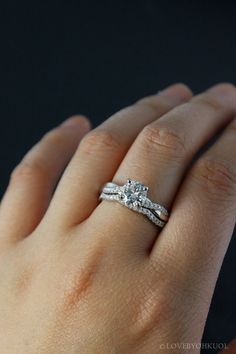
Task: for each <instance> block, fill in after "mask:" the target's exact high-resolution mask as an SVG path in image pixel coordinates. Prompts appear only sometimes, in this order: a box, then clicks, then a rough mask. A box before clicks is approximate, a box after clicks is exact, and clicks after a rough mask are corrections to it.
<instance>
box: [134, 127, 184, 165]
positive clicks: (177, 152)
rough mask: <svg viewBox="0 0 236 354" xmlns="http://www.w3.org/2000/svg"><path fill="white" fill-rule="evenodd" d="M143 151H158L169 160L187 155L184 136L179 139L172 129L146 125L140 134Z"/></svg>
mask: <svg viewBox="0 0 236 354" xmlns="http://www.w3.org/2000/svg"><path fill="white" fill-rule="evenodd" d="M141 143H142V144H143V145H144V147H145V149H153V148H155V149H158V150H161V152H162V153H163V154H164V155H165V156H167V157H168V158H171V159H174V160H175V159H177V160H178V159H180V160H182V158H183V157H184V156H185V155H186V154H187V149H186V143H185V137H184V135H183V136H182V137H181V136H180V135H179V134H178V133H176V132H175V131H174V130H173V129H172V128H169V127H163V126H155V127H153V126H151V125H147V126H146V127H145V128H144V129H143V131H142V133H141Z"/></svg>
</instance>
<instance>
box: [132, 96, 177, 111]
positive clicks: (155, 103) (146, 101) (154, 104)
mask: <svg viewBox="0 0 236 354" xmlns="http://www.w3.org/2000/svg"><path fill="white" fill-rule="evenodd" d="M168 104H169V105H170V103H169V101H168V100H167V99H165V98H164V96H163V97H158V99H157V96H156V95H155V96H148V97H144V98H141V99H139V100H138V101H136V103H135V105H137V106H145V107H148V108H151V109H153V110H154V111H155V112H156V111H159V110H161V108H162V106H163V107H164V106H168Z"/></svg>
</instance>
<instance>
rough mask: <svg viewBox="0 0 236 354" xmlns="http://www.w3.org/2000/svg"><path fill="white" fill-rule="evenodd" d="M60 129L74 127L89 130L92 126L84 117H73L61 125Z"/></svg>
mask: <svg viewBox="0 0 236 354" xmlns="http://www.w3.org/2000/svg"><path fill="white" fill-rule="evenodd" d="M61 126H62V127H71V128H74V127H76V126H79V127H80V128H81V127H82V128H83V129H84V130H88V131H89V130H90V129H91V127H92V124H91V122H90V120H89V119H88V118H87V117H86V116H84V115H74V116H71V117H69V118H68V119H66V120H65V121H64V122H63V123H62V124H61Z"/></svg>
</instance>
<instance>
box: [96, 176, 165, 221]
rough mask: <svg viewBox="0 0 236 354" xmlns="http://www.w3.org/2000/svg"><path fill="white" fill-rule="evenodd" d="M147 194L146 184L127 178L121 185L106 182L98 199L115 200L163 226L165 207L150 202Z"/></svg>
mask: <svg viewBox="0 0 236 354" xmlns="http://www.w3.org/2000/svg"><path fill="white" fill-rule="evenodd" d="M147 194H148V187H147V186H144V185H143V184H142V183H140V182H138V181H134V180H131V179H128V180H127V182H126V184H124V185H123V186H119V185H117V184H115V183H113V182H108V183H106V184H105V186H104V187H103V189H102V193H101V195H100V197H99V199H101V200H110V201H117V202H119V203H120V204H122V205H124V206H126V207H128V208H129V209H131V210H134V211H136V212H138V213H141V214H144V215H146V216H147V217H148V219H149V220H150V221H152V222H153V223H154V224H155V225H157V226H160V227H164V226H165V224H166V222H167V221H168V218H169V213H168V211H167V209H166V208H164V207H163V206H162V205H160V204H158V203H154V202H152V201H151V200H150V199H149V198H148V197H147Z"/></svg>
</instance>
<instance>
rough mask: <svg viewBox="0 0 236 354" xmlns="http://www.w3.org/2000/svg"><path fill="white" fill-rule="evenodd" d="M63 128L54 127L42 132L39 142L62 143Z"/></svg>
mask: <svg viewBox="0 0 236 354" xmlns="http://www.w3.org/2000/svg"><path fill="white" fill-rule="evenodd" d="M64 132H65V131H64V130H63V129H60V128H54V129H52V130H51V131H49V132H48V133H46V134H44V136H43V137H42V139H41V142H40V143H49V144H54V145H64V143H65V134H64Z"/></svg>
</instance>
